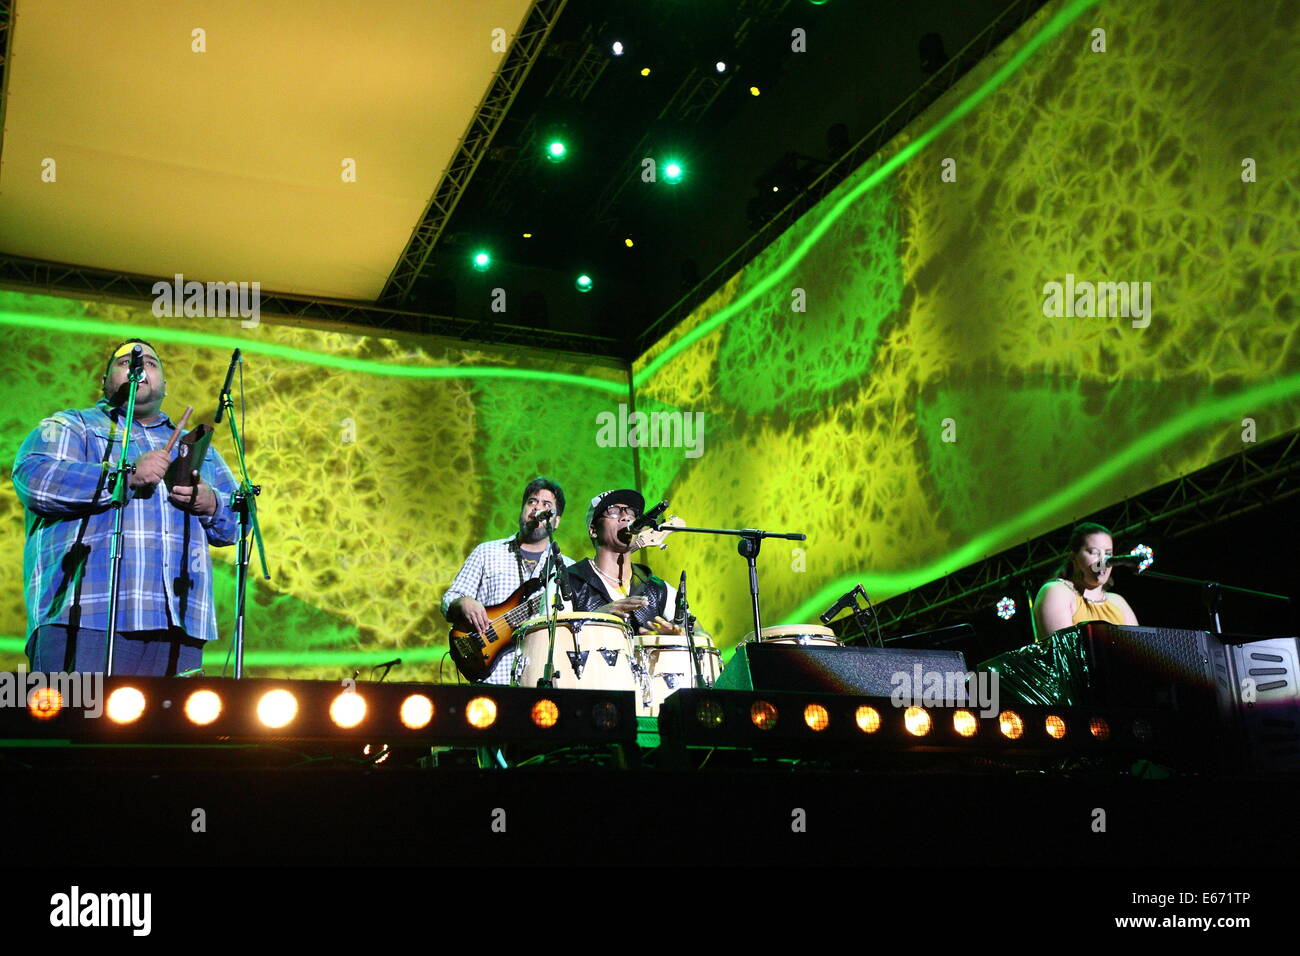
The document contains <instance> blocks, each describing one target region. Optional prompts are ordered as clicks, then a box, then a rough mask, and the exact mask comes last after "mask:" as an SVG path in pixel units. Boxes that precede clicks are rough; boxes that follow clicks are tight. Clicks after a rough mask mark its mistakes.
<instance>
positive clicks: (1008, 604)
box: [998, 597, 1016, 621]
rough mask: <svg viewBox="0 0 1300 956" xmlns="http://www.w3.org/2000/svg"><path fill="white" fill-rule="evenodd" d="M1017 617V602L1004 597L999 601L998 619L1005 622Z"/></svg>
mask: <svg viewBox="0 0 1300 956" xmlns="http://www.w3.org/2000/svg"><path fill="white" fill-rule="evenodd" d="M1015 616H1016V602H1015V601H1013V600H1011V598H1009V597H1004V598H1003V599H1002V600H1000V601H998V617H1000V618H1002V620H1004V621H1009V620H1011V619H1012V618H1013V617H1015Z"/></svg>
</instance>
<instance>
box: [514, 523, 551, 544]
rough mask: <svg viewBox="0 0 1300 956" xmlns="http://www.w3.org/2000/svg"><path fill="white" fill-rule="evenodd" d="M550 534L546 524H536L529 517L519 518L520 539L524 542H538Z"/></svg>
mask: <svg viewBox="0 0 1300 956" xmlns="http://www.w3.org/2000/svg"><path fill="white" fill-rule="evenodd" d="M549 535H550V532H549V531H548V530H547V528H546V525H544V524H534V523H533V522H531V521H529V520H528V519H527V518H520V519H519V540H520V541H522V542H523V543H524V544H536V543H537V542H538V541H545V540H546V538H547V537H548V536H549Z"/></svg>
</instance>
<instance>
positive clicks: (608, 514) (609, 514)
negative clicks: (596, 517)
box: [601, 505, 636, 518]
mask: <svg viewBox="0 0 1300 956" xmlns="http://www.w3.org/2000/svg"><path fill="white" fill-rule="evenodd" d="M601 517H602V518H635V517H636V509H635V508H629V507H627V506H626V505H610V506H609V507H608V508H606V509H605V510H604V512H603V513H602V514H601Z"/></svg>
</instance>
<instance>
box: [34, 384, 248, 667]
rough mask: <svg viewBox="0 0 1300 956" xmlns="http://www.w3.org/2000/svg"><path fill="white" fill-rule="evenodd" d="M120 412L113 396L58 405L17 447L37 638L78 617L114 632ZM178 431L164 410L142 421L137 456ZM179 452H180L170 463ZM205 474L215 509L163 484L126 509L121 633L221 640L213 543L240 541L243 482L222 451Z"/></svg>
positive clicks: (90, 626) (135, 440)
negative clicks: (238, 499) (177, 499)
mask: <svg viewBox="0 0 1300 956" xmlns="http://www.w3.org/2000/svg"><path fill="white" fill-rule="evenodd" d="M121 417H122V410H121V409H118V408H114V407H113V406H112V405H110V404H109V403H108V402H107V401H106V400H104V399H101V400H100V401H99V404H98V405H96V406H95V407H94V408H86V409H80V410H76V409H69V410H67V411H62V412H57V413H56V414H54V415H51V416H50V417H49V418H46V419H45V420H44V421H42V422H41V424H40V426H39V427H38V428H37V429H36V430H35V431H33V432H32V433H31V434H30V435H28V436H27V439H26V440H25V441H24V442H23V444H22V447H21V448H19V449H18V457H17V459H16V460H15V461H14V468H13V482H14V488H15V489H16V490H17V492H18V498H19V500H20V501H22V503H23V507H24V508H26V510H27V544H26V547H25V548H24V550H23V572H24V575H25V577H26V580H27V627H28V633H29V634H30V633H32V632H33V631H35V630H36V629H37V628H38V627H40V626H41V625H43V624H68V623H73V622H75V623H76V624H78V626H80V627H83V628H86V629H87V630H98V631H106V630H108V590H109V581H110V570H111V564H110V561H109V550H110V548H111V546H112V536H113V509H112V507H110V505H111V503H112V495H111V493H110V487H109V481H108V472H109V470H110V469H111V468H113V467H116V465H117V459H118V455H119V454H120V453H121V426H120V424H119V420H120V419H121ZM174 430H175V426H174V425H173V424H172V423H171V421H170V420H169V419H168V418H167V416H166V415H162V416H161V417H160V418H159V419H158V421H156V422H154V423H153V424H152V425H142V424H141V423H139V422H136V423H134V424H133V425H132V426H131V448H130V451H129V452H128V454H127V458H128V460H130V461H134V460H136V459H138V458H139V457H140V455H142V454H144V453H145V452H146V451H150V450H152V449H155V448H162V447H163V446H164V445H166V444H167V439H168V438H170V437H171V434H172V432H173V431H174ZM178 447H179V446H178ZM177 454H178V451H177V448H173V449H172V458H173V459H175V457H176V455H177ZM201 474H202V476H203V480H204V481H206V482H207V483H208V484H209V485H211V486H212V488H213V490H214V491H215V492H216V496H217V511H216V514H214V515H211V516H202V517H200V516H198V515H191V514H188V513H186V512H184V511H182V510H181V509H179V508H177V507H176V506H175V505H173V504H172V503H171V501H170V500H169V499H168V497H167V486H166V484H165V483H164V482H161V481H160V482H159V483H158V485H157V486H156V487H154V488H153V490H152V493H150V492H149V491H148V490H147V489H133V490H131V491H130V495H131V497H129V498H128V499H127V503H126V507H125V512H124V514H123V515H122V543H123V552H122V578H121V585H120V594H121V598H120V600H119V602H118V618H117V627H118V631H120V632H127V631H153V630H164V629H166V628H168V627H171V626H175V627H179V628H181V629H182V630H184V631H185V633H186V634H188V635H189V636H190V637H195V638H198V639H199V640H204V641H210V640H214V639H215V638H216V637H217V615H216V611H215V609H214V607H213V604H212V559H211V557H210V556H209V554H208V545H209V544H214V545H229V544H234V543H235V542H236V541H237V540H238V536H239V521H238V516H237V515H236V514H235V513H234V512H233V511H231V509H230V494H231V492H233V491H235V490H236V489H237V488H238V484H237V482H236V481H235V478H234V476H233V475H232V474H231V473H230V469H229V468H227V467H226V463H225V462H224V461H222V460H221V456H220V455H219V454H218V453H217V451H216V450H215V449H213V448H209V450H208V455H207V459H206V460H205V461H204V462H203V467H202V469H201Z"/></svg>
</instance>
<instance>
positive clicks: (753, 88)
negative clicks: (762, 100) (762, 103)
mask: <svg viewBox="0 0 1300 956" xmlns="http://www.w3.org/2000/svg"><path fill="white" fill-rule="evenodd" d="M759 94H760V91H759V89H758V87H757V86H751V87H750V88H749V95H750V96H758V95H759Z"/></svg>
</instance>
